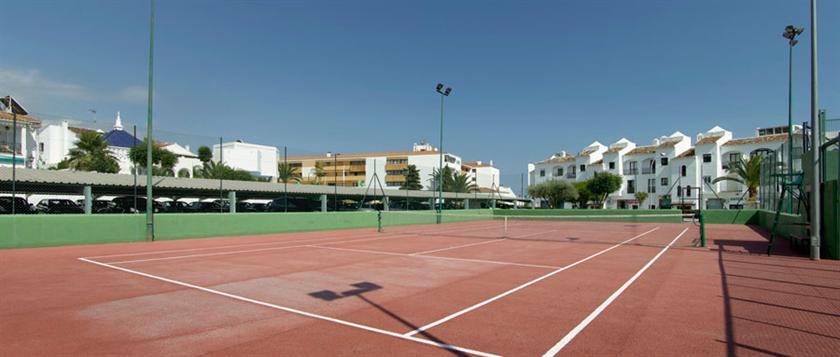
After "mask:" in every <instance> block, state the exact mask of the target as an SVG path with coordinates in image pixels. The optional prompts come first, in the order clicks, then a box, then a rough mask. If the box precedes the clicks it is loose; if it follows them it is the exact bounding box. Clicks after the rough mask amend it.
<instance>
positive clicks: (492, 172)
mask: <svg viewBox="0 0 840 357" xmlns="http://www.w3.org/2000/svg"><path fill="white" fill-rule="evenodd" d="M461 173H462V174H464V175H467V176H468V177H470V178H472V180H473V182H474V183H475V185H476V186H477V187H479V188H487V189H491V188H499V183H500V182H499V176H500V175H501V173H500V172H499V169H498V168H495V167H493V160H490V162H486V163H485V162H481V161H471V162H465V163H463V164H462V165H461Z"/></svg>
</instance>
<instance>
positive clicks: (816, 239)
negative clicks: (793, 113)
mask: <svg viewBox="0 0 840 357" xmlns="http://www.w3.org/2000/svg"><path fill="white" fill-rule="evenodd" d="M817 78H818V76H817V0H811V137H812V140H811V154H812V158H813V160H812V161H811V165H812V169H811V210H812V211H811V259H813V260H819V259H820V229H821V228H822V225H821V218H822V217H820V214H821V209H820V205H821V197H820V178H821V177H820V176H821V175H820V145H821V144H822V128H821V127H820V126H821V125H820V124H821V123H820V119H819V111H820V110H819V100H818V99H819V96H818V94H819V93H818V88H819V87H818V86H817Z"/></svg>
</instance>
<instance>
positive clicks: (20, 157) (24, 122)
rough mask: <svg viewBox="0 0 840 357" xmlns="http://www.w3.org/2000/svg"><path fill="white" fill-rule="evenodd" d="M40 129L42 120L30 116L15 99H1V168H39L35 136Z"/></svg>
mask: <svg viewBox="0 0 840 357" xmlns="http://www.w3.org/2000/svg"><path fill="white" fill-rule="evenodd" d="M15 122H16V124H17V126H15ZM40 127H41V120H40V119H38V118H36V117H34V116H30V115H29V113H28V112H27V111H26V109H24V108H23V106H22V105H20V103H18V102H17V101H16V100H15V99H14V98H12V97H11V96H5V97H2V98H0V167H4V166H9V167H11V166H13V165H12V163H14V164H15V165H17V166H19V167H28V168H38V167H39V166H38V162H39V161H40V159H39V155H38V154H39V152H38V148H37V142H38V141H37V140H36V138H35V135H36V133H37V130H38V128H40Z"/></svg>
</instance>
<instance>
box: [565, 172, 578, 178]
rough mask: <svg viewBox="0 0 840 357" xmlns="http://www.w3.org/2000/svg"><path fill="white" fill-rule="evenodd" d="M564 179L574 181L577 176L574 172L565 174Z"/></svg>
mask: <svg viewBox="0 0 840 357" xmlns="http://www.w3.org/2000/svg"><path fill="white" fill-rule="evenodd" d="M566 178H568V179H574V178H577V174H576V173H574V172H570V173H567V174H566Z"/></svg>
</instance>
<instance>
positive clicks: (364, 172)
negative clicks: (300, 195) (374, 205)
mask: <svg viewBox="0 0 840 357" xmlns="http://www.w3.org/2000/svg"><path fill="white" fill-rule="evenodd" d="M287 160H288V163H289V164H290V165H292V166H293V167H297V168H299V169H298V172H299V173H300V174H301V176H302V178H303V181H304V182H307V183H314V182H317V183H320V184H326V185H330V186H332V185H336V184H338V185H339V186H358V187H364V186H367V185H369V184H370V182H372V181H371V180H373V178H374V173H376V176H377V177H378V178H379V182H380V183H381V184H382V186H383V187H384V188H386V189H389V188H390V189H398V188H399V187H400V186H401V185H402V184H403V183H404V182H405V177H406V174H407V173H408V166H409V165H414V166H415V167H416V168H417V170H418V171H419V172H420V183H421V184H422V185H423V189H425V190H428V189H431V188H432V187H434V182H435V181H434V180H435V177H434V175H433V172H435V170H437V168H438V167H440V164H439V161H440V157H439V153H438V150H437V148H435V147H433V146H432V145H430V144H428V143H425V142H420V143H415V144H414V145H413V146H412V150H411V151H392V152H374V153H348V154H344V153H327V154H324V155H310V156H290V157H288V159H287ZM443 161H444V162H443V164H444V165H445V166H448V167H450V168H451V169H452V170H453V171H454V172H461V170H462V163H461V157H459V156H457V155H454V154H451V153H444V154H443ZM281 162H282V159H281Z"/></svg>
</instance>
